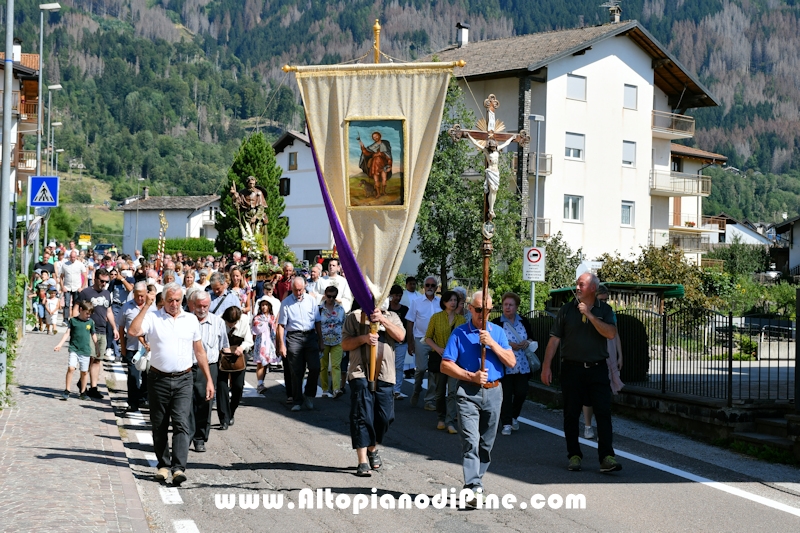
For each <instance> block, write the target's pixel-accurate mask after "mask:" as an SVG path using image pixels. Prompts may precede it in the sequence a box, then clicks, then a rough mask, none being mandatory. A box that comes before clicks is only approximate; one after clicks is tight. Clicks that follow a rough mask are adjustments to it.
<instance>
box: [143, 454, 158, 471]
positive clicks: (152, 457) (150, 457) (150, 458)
mask: <svg viewBox="0 0 800 533" xmlns="http://www.w3.org/2000/svg"><path fill="white" fill-rule="evenodd" d="M144 458H145V460H146V461H147V462H148V463H149V464H150V466H151V467H152V468H155V467H156V466H158V457H156V454H154V453H145V454H144Z"/></svg>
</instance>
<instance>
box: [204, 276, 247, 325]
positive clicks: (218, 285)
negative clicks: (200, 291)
mask: <svg viewBox="0 0 800 533" xmlns="http://www.w3.org/2000/svg"><path fill="white" fill-rule="evenodd" d="M208 286H209V288H210V289H211V313H213V314H215V315H217V316H222V313H224V312H225V310H226V309H227V308H229V307H240V306H241V301H240V300H239V297H238V296H237V295H235V294H233V293H232V292H231V291H229V290H228V281H227V280H226V279H225V274H222V273H220V272H214V273H213V274H211V278H209V280H208Z"/></svg>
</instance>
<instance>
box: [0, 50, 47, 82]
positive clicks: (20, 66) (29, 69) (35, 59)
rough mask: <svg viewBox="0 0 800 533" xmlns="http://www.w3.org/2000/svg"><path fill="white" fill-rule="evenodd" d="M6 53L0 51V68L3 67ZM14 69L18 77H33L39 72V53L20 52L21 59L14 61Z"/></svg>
mask: <svg viewBox="0 0 800 533" xmlns="http://www.w3.org/2000/svg"><path fill="white" fill-rule="evenodd" d="M5 57H6V55H5V54H4V53H3V52H0V69H2V68H5V62H4V61H2V60H3V59H5ZM14 71H15V72H16V73H17V75H18V76H20V77H23V78H24V77H33V76H37V75H38V74H39V54H22V61H15V62H14Z"/></svg>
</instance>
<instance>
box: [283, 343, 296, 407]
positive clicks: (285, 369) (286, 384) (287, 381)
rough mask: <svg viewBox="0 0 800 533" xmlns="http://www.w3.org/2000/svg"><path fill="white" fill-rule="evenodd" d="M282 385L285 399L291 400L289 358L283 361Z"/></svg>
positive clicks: (290, 367) (292, 395)
mask: <svg viewBox="0 0 800 533" xmlns="http://www.w3.org/2000/svg"><path fill="white" fill-rule="evenodd" d="M283 385H284V387H285V388H286V399H289V398H293V397H294V394H293V391H292V365H290V364H289V357H288V354H287V357H286V358H285V359H284V360H283Z"/></svg>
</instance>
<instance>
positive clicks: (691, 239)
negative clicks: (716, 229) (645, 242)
mask: <svg viewBox="0 0 800 533" xmlns="http://www.w3.org/2000/svg"><path fill="white" fill-rule="evenodd" d="M650 244H651V245H652V246H655V247H656V248H661V247H662V246H666V245H671V246H674V247H675V248H677V249H679V250H681V251H683V252H685V253H699V252H707V251H709V250H710V249H711V239H710V237H709V235H708V234H707V233H706V234H702V233H696V234H694V235H692V234H687V233H682V232H677V231H673V230H671V229H670V230H666V229H654V230H650Z"/></svg>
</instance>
